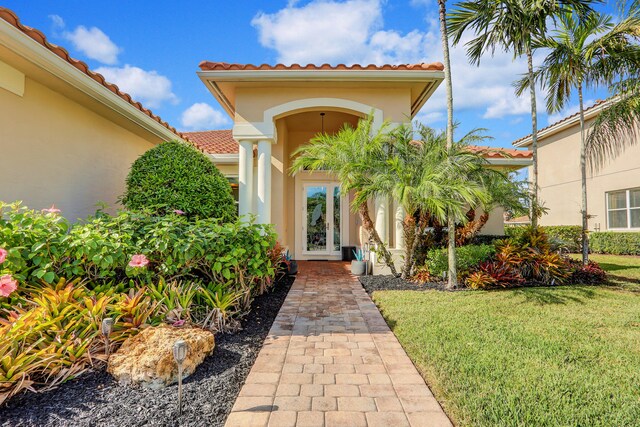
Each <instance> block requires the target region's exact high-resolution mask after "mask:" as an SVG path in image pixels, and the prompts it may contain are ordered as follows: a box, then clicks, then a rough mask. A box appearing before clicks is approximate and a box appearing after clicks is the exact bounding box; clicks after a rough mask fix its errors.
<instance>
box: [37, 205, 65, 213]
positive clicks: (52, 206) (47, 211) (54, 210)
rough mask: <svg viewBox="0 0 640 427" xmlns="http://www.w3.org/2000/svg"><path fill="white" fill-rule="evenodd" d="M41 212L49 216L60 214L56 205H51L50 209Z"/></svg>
mask: <svg viewBox="0 0 640 427" xmlns="http://www.w3.org/2000/svg"><path fill="white" fill-rule="evenodd" d="M42 212H44V213H50V214H57V213H60V212H62V211H61V210H60V209H58V208H56V205H51V207H50V208H48V209H42Z"/></svg>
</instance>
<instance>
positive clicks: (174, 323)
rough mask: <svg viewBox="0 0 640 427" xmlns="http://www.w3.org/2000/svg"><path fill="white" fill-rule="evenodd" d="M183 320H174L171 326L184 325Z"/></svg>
mask: <svg viewBox="0 0 640 427" xmlns="http://www.w3.org/2000/svg"><path fill="white" fill-rule="evenodd" d="M184 324H185V321H184V320H176V321H175V322H173V326H175V327H176V328H179V327H180V326H184Z"/></svg>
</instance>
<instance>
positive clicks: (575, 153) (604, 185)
mask: <svg viewBox="0 0 640 427" xmlns="http://www.w3.org/2000/svg"><path fill="white" fill-rule="evenodd" d="M589 124H590V122H588V123H587V127H588V126H589ZM538 168H539V171H538V182H539V187H540V199H541V201H542V202H543V203H544V206H545V207H546V208H548V209H549V212H548V214H547V215H544V216H543V217H542V218H541V220H540V223H541V224H542V225H579V224H581V219H580V205H581V190H580V188H581V187H580V127H579V126H578V125H576V126H573V127H571V128H569V129H566V130H564V131H562V132H559V133H557V134H554V135H551V136H549V137H547V138H545V139H543V140H542V141H541V142H540V144H539V147H538ZM634 187H640V145H636V146H633V147H630V148H628V149H627V150H626V151H625V152H624V154H623V155H621V156H620V157H618V158H617V159H615V160H612V161H610V162H608V163H607V164H606V165H605V166H604V167H603V168H602V169H600V170H599V171H597V172H596V173H594V174H592V173H590V172H589V173H588V175H587V212H588V213H589V214H590V215H594V217H593V218H591V219H590V220H589V229H590V230H594V229H596V228H599V229H600V230H606V229H607V216H606V215H607V212H606V193H607V192H609V191H614V190H624V189H628V188H634Z"/></svg>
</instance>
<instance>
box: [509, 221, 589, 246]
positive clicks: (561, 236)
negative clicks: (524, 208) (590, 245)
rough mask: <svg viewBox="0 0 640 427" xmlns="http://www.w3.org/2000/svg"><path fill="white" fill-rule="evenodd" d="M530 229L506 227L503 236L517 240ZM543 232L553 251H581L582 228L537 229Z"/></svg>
mask: <svg viewBox="0 0 640 427" xmlns="http://www.w3.org/2000/svg"><path fill="white" fill-rule="evenodd" d="M530 228H531V227H527V226H522V227H507V228H506V229H505V234H506V235H507V236H508V237H513V238H519V237H520V235H522V234H526V233H527V232H529V230H530ZM538 229H540V230H543V231H544V232H545V233H546V235H547V238H548V239H549V243H550V245H551V247H552V249H554V250H559V249H562V250H564V251H566V252H580V251H581V249H582V227H581V226H579V225H549V226H544V227H538Z"/></svg>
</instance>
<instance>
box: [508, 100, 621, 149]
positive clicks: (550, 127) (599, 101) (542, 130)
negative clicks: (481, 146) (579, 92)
mask: <svg viewBox="0 0 640 427" xmlns="http://www.w3.org/2000/svg"><path fill="white" fill-rule="evenodd" d="M609 101H611V98H609V99H605V100H598V101H596V102H595V104H593V105H592V106H590V107H588V108H585V109H584V114H585V115H586V114H587V113H589V112H590V111H593V109H594V108H596V107H599V106H601V105H602V104H605V103H607V102H609ZM579 115H580V112H579V111H578V112H577V113H573V114H571V115H569V116H567V117H565V118H563V119H561V120H558V121H557V122H555V123H552V124H550V125H549V126H546V127H543V128H542V129H538V135H540V133H541V132H544V131H547V130H550V129H552V128H554V127H556V126H559V125H561V124H562V123H565V122H566V121H568V120H571V119H573V118H575V117H578V116H579ZM529 138H531V134H529V135H526V136H523V137H522V138H518V139H516V140H515V141H513V142H512V143H511V144H512V145H517V144H519V143H521V142H523V141H525V140H526V139H529Z"/></svg>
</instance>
